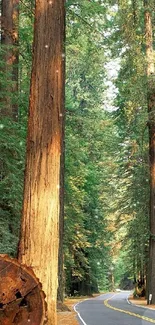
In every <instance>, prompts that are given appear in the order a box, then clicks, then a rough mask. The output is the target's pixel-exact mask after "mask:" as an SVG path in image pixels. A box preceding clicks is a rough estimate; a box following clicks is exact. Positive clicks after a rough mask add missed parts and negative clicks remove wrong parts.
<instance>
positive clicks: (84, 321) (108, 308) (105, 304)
mask: <svg viewBox="0 0 155 325" xmlns="http://www.w3.org/2000/svg"><path fill="white" fill-rule="evenodd" d="M129 293H130V292H129V291H128V292H127V291H126V292H125V291H123V292H120V293H116V294H112V293H108V294H104V295H101V296H99V297H97V298H94V299H90V300H89V299H88V300H86V301H83V302H81V303H79V304H77V305H76V306H75V310H76V312H77V314H78V316H77V318H78V322H79V324H80V325H150V324H151V323H154V324H155V311H154V310H148V309H146V308H140V307H136V306H132V305H130V304H129V303H128V302H127V297H128V295H129Z"/></svg>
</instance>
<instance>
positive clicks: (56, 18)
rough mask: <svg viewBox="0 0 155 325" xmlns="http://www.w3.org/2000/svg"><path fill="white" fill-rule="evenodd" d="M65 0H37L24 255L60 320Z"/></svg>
mask: <svg viewBox="0 0 155 325" xmlns="http://www.w3.org/2000/svg"><path fill="white" fill-rule="evenodd" d="M64 5H65V1H64V0H57V1H48V2H47V1H46V0H44V1H40V0H36V6H35V25H34V48H33V68H32V77H31V91H30V104H29V120H28V137H27V157H26V171H25V190H24V201H23V220H22V226H21V238H20V244H19V260H20V261H21V262H23V263H24V264H27V265H28V266H31V267H32V268H33V270H34V272H35V274H36V276H37V277H38V278H39V280H40V282H41V283H42V286H43V290H44V292H45V294H46V300H47V309H48V324H49V325H51V324H52V325H55V324H56V296H57V281H58V276H57V275H58V244H59V210H60V209H59V205H60V195H59V194H60V190H59V189H60V161H61V148H62V145H61V144H62V134H63V120H64V119H63V115H64V33H65V9H64Z"/></svg>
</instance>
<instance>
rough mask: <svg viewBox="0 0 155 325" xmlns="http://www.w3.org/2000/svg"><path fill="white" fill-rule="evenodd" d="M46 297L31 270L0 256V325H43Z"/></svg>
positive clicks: (45, 320) (45, 318)
mask: <svg viewBox="0 0 155 325" xmlns="http://www.w3.org/2000/svg"><path fill="white" fill-rule="evenodd" d="M46 322H47V317H46V303H45V295H44V293H43V291H42V288H41V284H40V283H39V280H38V279H37V278H36V277H35V275H34V273H33V271H32V269H31V268H29V267H27V266H25V265H21V264H20V263H19V262H18V261H17V260H15V259H11V258H9V257H8V256H7V255H0V325H28V324H30V325H44V324H46Z"/></svg>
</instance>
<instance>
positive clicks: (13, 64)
mask: <svg viewBox="0 0 155 325" xmlns="http://www.w3.org/2000/svg"><path fill="white" fill-rule="evenodd" d="M1 16H2V19H1V21H2V23H1V53H2V60H3V65H4V67H3V76H4V80H3V81H1V105H2V115H4V116H7V117H11V118H12V117H13V118H14V119H15V120H16V119H17V117H18V104H17V95H18V61H19V50H18V40H19V35H18V21H19V0H2V2H1ZM14 94H15V95H16V96H14ZM13 96H14V97H15V98H14V97H13Z"/></svg>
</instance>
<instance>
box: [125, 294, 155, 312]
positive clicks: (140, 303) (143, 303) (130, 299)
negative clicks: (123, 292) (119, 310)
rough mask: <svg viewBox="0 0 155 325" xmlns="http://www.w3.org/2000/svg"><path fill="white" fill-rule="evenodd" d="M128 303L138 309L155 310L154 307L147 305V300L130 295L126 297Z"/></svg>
mask: <svg viewBox="0 0 155 325" xmlns="http://www.w3.org/2000/svg"><path fill="white" fill-rule="evenodd" d="M128 303H129V304H131V305H135V306H137V307H140V308H146V309H150V310H155V305H147V300H146V299H145V298H134V297H133V295H130V296H129V297H128Z"/></svg>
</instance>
